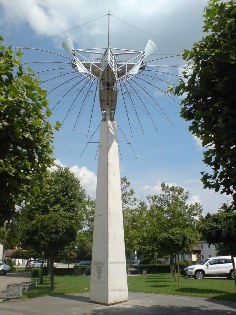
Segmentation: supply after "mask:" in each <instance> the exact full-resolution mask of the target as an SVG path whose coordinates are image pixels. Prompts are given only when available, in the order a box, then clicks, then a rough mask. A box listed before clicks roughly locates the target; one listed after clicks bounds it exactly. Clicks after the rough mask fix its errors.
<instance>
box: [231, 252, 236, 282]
mask: <svg viewBox="0 0 236 315" xmlns="http://www.w3.org/2000/svg"><path fill="white" fill-rule="evenodd" d="M231 260H232V265H233V271H234V284H235V286H236V272H235V261H234V257H233V256H232V255H231Z"/></svg>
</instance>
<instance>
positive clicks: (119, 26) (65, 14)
mask: <svg viewBox="0 0 236 315" xmlns="http://www.w3.org/2000/svg"><path fill="white" fill-rule="evenodd" d="M19 2H20V5H19ZM207 2H208V1H207V0H195V1H189V0H178V1H176V0H156V1H152V2H150V3H149V5H148V4H147V3H146V2H143V1H142V0H135V1H134V0H126V1H124V0H114V1H110V0H100V1H99V2H97V1H94V0H67V1H64V0H57V1H55V0H20V1H19V0H7V1H6V0H0V5H1V6H2V8H3V9H4V16H3V17H2V18H1V20H2V23H4V25H6V24H8V25H9V24H10V25H12V24H17V23H27V24H28V25H30V27H31V28H32V29H33V30H34V31H35V32H36V33H37V34H39V35H43V36H45V37H47V36H52V35H55V34H58V33H60V32H63V31H67V30H68V29H70V28H72V27H73V26H78V25H82V24H85V23H87V22H89V21H92V20H95V19H96V18H98V17H102V16H105V15H106V14H107V12H108V10H111V14H112V15H114V16H115V17H117V18H119V19H121V20H125V21H128V23H130V24H132V25H136V26H138V28H140V29H143V30H144V31H146V32H152V33H153V34H155V35H157V36H156V39H157V42H158V49H160V45H161V43H164V42H165V43H166V42H170V43H172V44H173V45H175V46H177V47H181V48H183V47H184V48H186V47H189V45H191V44H192V42H193V41H194V40H195V39H199V37H200V33H201V20H202V12H203V9H204V7H205V6H206V5H207ZM192 12H194V14H192ZM117 18H113V17H112V18H111V33H112V41H113V42H114V44H115V45H117V44H118V45H119V44H121V45H124V47H127V48H133V49H136V48H138V47H137V46H139V45H142V46H143V44H144V38H142V35H143V37H144V36H145V38H146V37H147V36H150V35H147V34H144V32H143V34H142V33H140V31H137V29H135V28H134V27H129V26H128V25H127V24H124V23H121V21H120V20H118V19H117ZM199 20H200V21H199ZM186 25H188V27H186ZM124 32H125V34H126V35H125V36H124ZM72 33H73V35H74V38H75V39H76V40H77V44H78V43H80V44H82V45H86V43H87V44H88V43H89V44H93V45H96V46H97V45H98V46H101V43H104V41H106V38H107V36H106V33H107V17H105V18H103V19H98V20H96V21H95V22H93V23H89V24H86V25H84V27H79V28H77V29H75V30H74V31H73V32H72ZM104 35H105V36H104ZM160 38H162V39H164V41H163V40H161V39H160ZM167 47H169V48H171V46H168V45H167ZM142 48H143V47H142ZM172 48H173V47H172ZM169 50H170V49H169Z"/></svg>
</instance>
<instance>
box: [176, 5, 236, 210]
mask: <svg viewBox="0 0 236 315" xmlns="http://www.w3.org/2000/svg"><path fill="white" fill-rule="evenodd" d="M204 17H205V21H204V25H203V31H204V32H205V33H206V36H205V37H204V38H202V40H200V41H199V42H198V43H194V45H193V47H192V49H191V50H185V51H184V52H183V58H184V60H186V61H187V62H188V66H187V68H186V70H185V71H184V72H183V75H182V79H181V80H180V84H179V86H178V87H177V88H176V90H175V93H176V94H178V95H180V96H183V97H184V98H183V100H182V109H181V116H182V117H183V118H184V119H185V120H187V121H190V122H191V124H190V127H189V129H190V131H191V132H192V133H193V134H195V135H196V136H197V137H198V138H200V139H201V140H202V144H203V146H204V147H205V148H206V150H205V152H204V163H205V164H207V165H208V166H210V168H211V170H212V172H211V173H210V172H202V181H203V183H204V186H205V188H212V189H214V190H215V191H221V192H222V193H226V194H230V195H233V198H234V207H236V193H235V192H236V119H235V117H236V107H235V99H236V89H235V86H236V6H235V0H229V1H221V0H211V1H210V2H209V4H208V6H207V7H206V9H205V12H204Z"/></svg>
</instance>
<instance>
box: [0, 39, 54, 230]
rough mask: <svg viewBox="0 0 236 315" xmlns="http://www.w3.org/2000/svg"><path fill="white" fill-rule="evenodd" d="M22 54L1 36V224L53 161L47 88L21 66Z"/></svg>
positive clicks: (9, 217) (8, 217) (27, 194)
mask: <svg viewBox="0 0 236 315" xmlns="http://www.w3.org/2000/svg"><path fill="white" fill-rule="evenodd" d="M21 55H22V53H21V52H20V51H17V52H14V51H13V49H12V48H11V47H5V46H4V45H3V39H2V37H0V142H1V146H0V191H1V194H0V225H3V224H4V222H5V221H6V220H10V219H11V218H12V216H13V215H14V213H15V206H16V205H19V204H20V203H21V202H22V201H23V200H25V198H26V197H27V196H29V195H30V193H32V190H33V189H32V187H34V189H35V185H33V183H34V182H35V178H36V177H37V178H38V182H40V181H39V179H42V178H43V177H44V174H45V172H46V169H47V167H48V166H50V165H51V164H52V162H53V159H52V140H53V127H52V125H51V124H50V123H49V122H48V117H49V116H50V115H51V113H50V110H49V108H48V102H47V99H46V91H45V90H43V89H42V88H41V87H40V85H39V81H38V80H37V79H36V76H35V75H34V73H33V72H32V71H31V70H30V69H27V70H24V69H23V66H22V64H21V61H20V57H21ZM57 126H58V125H57Z"/></svg>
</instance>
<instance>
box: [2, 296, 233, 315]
mask: <svg viewBox="0 0 236 315" xmlns="http://www.w3.org/2000/svg"><path fill="white" fill-rule="evenodd" d="M0 314H1V315H19V314H21V315H46V314H48V315H62V314H63V315H88V314H90V315H95V314H96V315H127V314H129V315H173V314H177V315H188V314H194V315H198V314H204V315H221V314H222V315H223V314H224V315H225V314H236V302H225V301H219V300H209V299H200V298H192V297H183V296H172V295H160V294H149V293H132V292H131V293H129V300H128V301H126V302H124V303H120V304H116V305H112V306H104V305H99V304H95V303H91V302H89V295H88V293H78V294H69V295H64V296H46V297H39V298H33V299H27V300H10V301H6V302H4V303H1V304H0Z"/></svg>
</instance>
